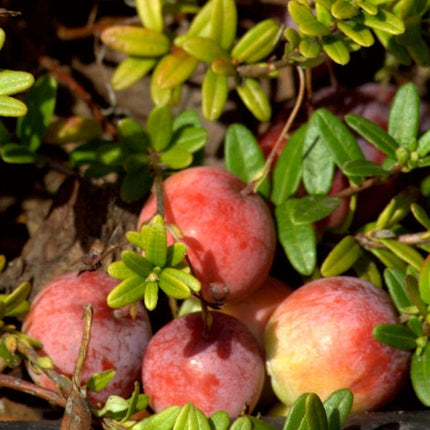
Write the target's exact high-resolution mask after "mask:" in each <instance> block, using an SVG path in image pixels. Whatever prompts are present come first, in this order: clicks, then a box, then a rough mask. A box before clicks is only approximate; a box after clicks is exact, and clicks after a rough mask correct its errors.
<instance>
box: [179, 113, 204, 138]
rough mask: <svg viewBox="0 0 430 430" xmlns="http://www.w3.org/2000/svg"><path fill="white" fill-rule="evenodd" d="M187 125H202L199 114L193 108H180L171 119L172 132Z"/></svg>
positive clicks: (198, 126)
mask: <svg viewBox="0 0 430 430" xmlns="http://www.w3.org/2000/svg"><path fill="white" fill-rule="evenodd" d="M188 127H194V128H200V127H202V122H201V120H200V116H199V114H198V113H197V112H196V111H195V110H194V109H184V110H181V112H179V113H178V114H177V115H175V117H174V119H173V132H174V133H175V134H177V133H180V132H181V131H182V130H183V129H186V128H188Z"/></svg>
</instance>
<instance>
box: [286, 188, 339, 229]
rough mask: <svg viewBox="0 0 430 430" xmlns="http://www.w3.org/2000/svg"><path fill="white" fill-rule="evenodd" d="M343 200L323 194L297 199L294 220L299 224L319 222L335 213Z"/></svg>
mask: <svg viewBox="0 0 430 430" xmlns="http://www.w3.org/2000/svg"><path fill="white" fill-rule="evenodd" d="M341 204H342V199H340V198H337V197H330V196H327V195H322V194H314V195H310V196H305V197H301V198H300V199H297V203H296V204H295V207H294V210H293V213H292V215H293V220H294V222H295V223H297V224H306V223H313V222H315V221H319V220H320V219H323V218H325V217H326V216H328V215H330V214H331V213H332V212H333V211H335V210H336V209H337V208H338V207H339V206H340V205H341Z"/></svg>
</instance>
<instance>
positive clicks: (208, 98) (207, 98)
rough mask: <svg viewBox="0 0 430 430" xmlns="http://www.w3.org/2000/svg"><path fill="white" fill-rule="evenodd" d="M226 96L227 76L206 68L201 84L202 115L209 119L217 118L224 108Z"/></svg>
mask: <svg viewBox="0 0 430 430" xmlns="http://www.w3.org/2000/svg"><path fill="white" fill-rule="evenodd" d="M227 98H228V82H227V77H226V76H222V75H217V74H216V73H215V72H214V71H213V70H212V69H208V70H207V72H206V74H205V77H204V80H203V84H202V112H203V116H204V117H205V118H206V119H208V120H210V121H215V120H217V119H218V118H219V117H220V116H221V114H222V112H223V110H224V106H225V104H226V102H227Z"/></svg>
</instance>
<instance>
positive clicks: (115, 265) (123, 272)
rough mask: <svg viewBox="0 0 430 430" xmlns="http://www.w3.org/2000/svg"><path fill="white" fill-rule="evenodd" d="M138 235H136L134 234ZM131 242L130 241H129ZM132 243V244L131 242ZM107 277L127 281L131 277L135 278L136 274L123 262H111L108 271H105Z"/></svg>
mask: <svg viewBox="0 0 430 430" xmlns="http://www.w3.org/2000/svg"><path fill="white" fill-rule="evenodd" d="M136 234H138V233H136ZM130 242H131V241H130ZM131 243H133V242H131ZM107 272H108V274H109V276H111V277H112V278H115V279H121V280H124V279H127V278H130V277H132V276H135V275H136V273H135V272H134V270H132V269H130V268H129V267H128V266H126V265H125V263H124V262H123V261H113V262H112V263H110V264H109V266H108V270H107Z"/></svg>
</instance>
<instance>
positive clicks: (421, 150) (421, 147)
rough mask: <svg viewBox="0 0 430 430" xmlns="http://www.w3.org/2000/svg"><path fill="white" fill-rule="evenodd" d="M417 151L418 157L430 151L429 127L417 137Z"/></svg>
mask: <svg viewBox="0 0 430 430" xmlns="http://www.w3.org/2000/svg"><path fill="white" fill-rule="evenodd" d="M417 153H418V155H419V156H420V157H425V156H426V155H428V154H429V153H430V129H429V130H426V131H425V132H424V133H423V134H422V135H421V136H420V138H419V139H418V145H417Z"/></svg>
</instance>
